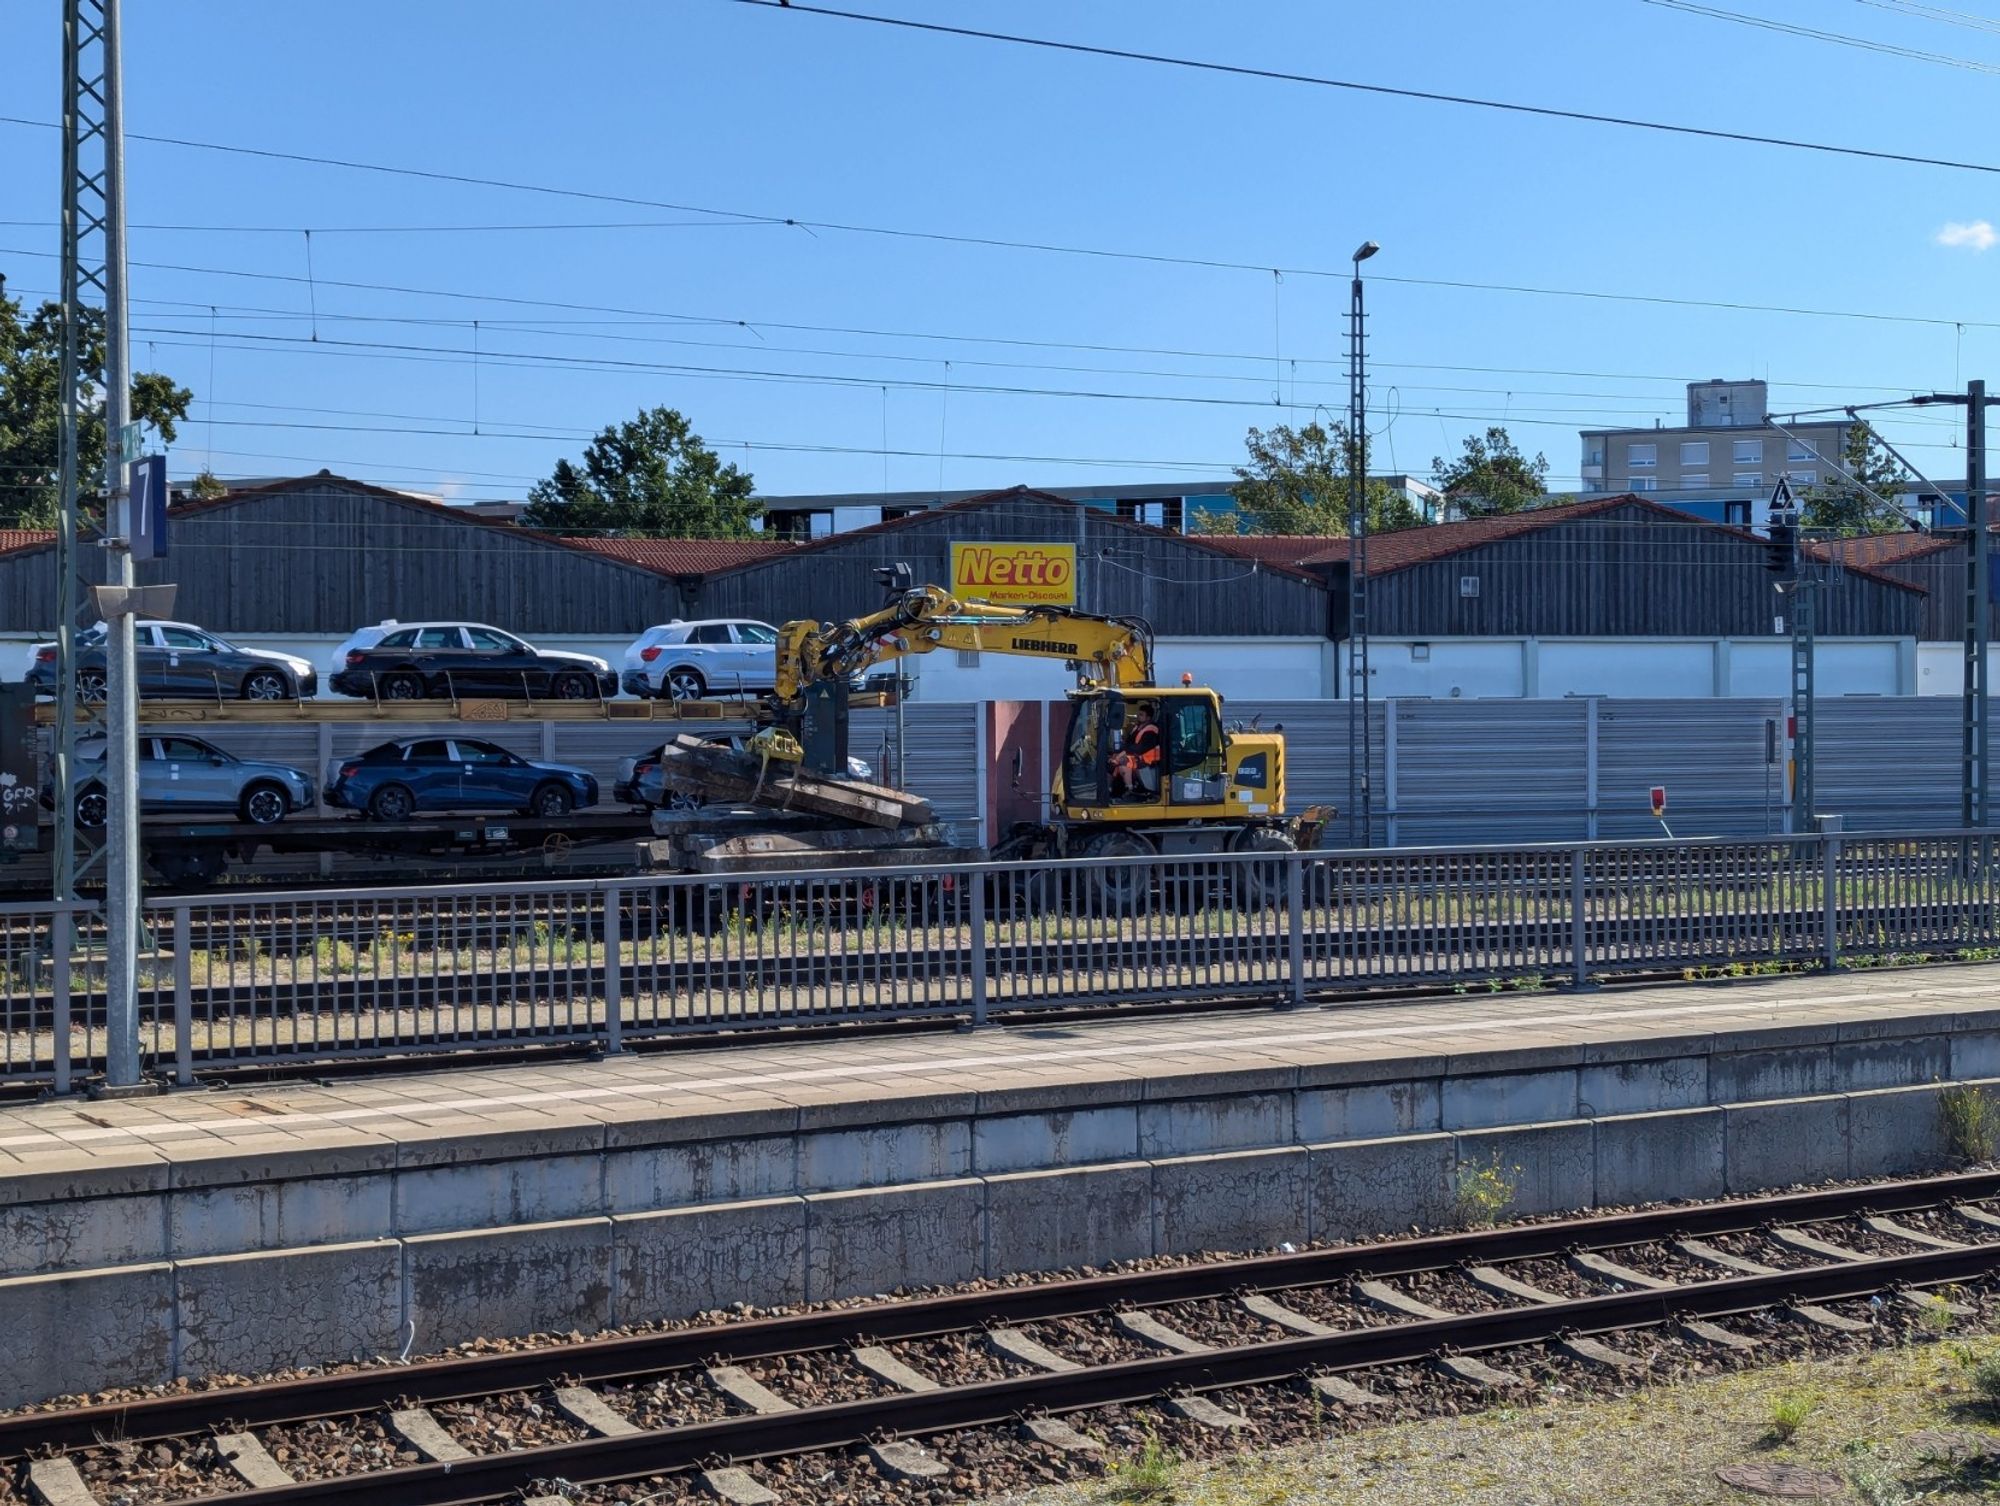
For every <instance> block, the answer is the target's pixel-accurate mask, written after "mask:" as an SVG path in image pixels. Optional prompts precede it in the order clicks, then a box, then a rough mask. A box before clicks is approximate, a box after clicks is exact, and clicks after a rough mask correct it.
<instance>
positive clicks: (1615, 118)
mask: <svg viewBox="0 0 2000 1506" xmlns="http://www.w3.org/2000/svg"><path fill="white" fill-rule="evenodd" d="M730 3H731V4H735V5H744V6H749V7H751V8H753V9H756V10H763V11H770V12H772V13H774V14H787V13H788V14H791V15H798V16H817V17H824V18H828V19H832V20H839V21H857V22H865V23H868V24H871V25H876V26H885V27H894V28H898V29H901V30H905V31H914V32H927V33H930V34H932V35H936V36H947V37H958V38H962V39H967V40H973V41H981V42H999V43H1003V44H1005V45H1008V46H1013V47H1022V48H1034V49H1040V50H1044V51H1050V52H1066V53H1073V54H1076V55H1079V56H1084V57H1097V58H1106V59H1113V60H1116V61H1119V62H1130V63H1146V64H1150V65H1154V66H1158V67H1167V68H1180V69H1190V70H1194V71H1197V72H1204V73H1216V74H1226V75H1229V76H1232V77H1236V78H1247V79H1258V80H1262V81H1264V82H1268V83H1282V84H1300V85H1307V86H1311V87H1315V88H1323V89H1337V90H1345V91H1349V92H1353V93H1358V94H1370V95H1376V96H1380V97H1384V98H1393V99H1407V100H1414V101H1419V102H1422V103H1425V104H1444V105H1456V106H1462V107H1465V108H1468V109H1478V110H1492V111H1499V112H1503V113H1507V114H1514V115H1524V116H1534V117H1539V118H1541V119H1546V120H1561V121H1570V122H1576V123H1582V124H1589V125H1603V126H1614V127H1618V128H1621V129H1625V130H1633V131H1653V132H1660V133H1665V134H1668V135H1675V136H1689V137H1698V138H1703V139H1707V140H1711V141H1726V142H1732V143H1736V144H1739V145H1750V146H1768V147H1776V148H1782V149H1784V150H1788V151H1804V152H1820V153H1826V154H1830V155H1834V156H1842V157H1859V158H1865V159H1868V160H1872V161H1877V162H1894V163H1901V164H1905V165H1913V166H1921V167H1937V168H1947V169H1951V170H1954V171H1961V172H1977V173H2000V164H1996V163H1987V162H1968V161H1962V160H1959V159H1956V158H1950V157H1931V156H1926V155H1923V154H1921V153H1915V152H1895V151H1889V150H1886V149H1882V148H1876V147H1859V146H1846V145H1840V144H1836V143H1832V142H1825V141H1809V140H1806V139H1804V138H1801V137H1795V136H1772V135H1766V134H1763V133H1761V132H1755V131H1735V130H1729V129H1726V128H1724V127H1720V126H1697V125H1687V124H1684V123H1680V122H1675V121H1661V120H1647V119H1644V118H1642V117H1639V116H1631V115H1611V114H1606V113H1603V112H1600V111H1595V110H1574V109H1566V108H1563V107H1560V106H1556V105H1536V104H1527V103H1524V102H1521V101H1517V100H1500V99H1488V98H1485V97H1482V96H1479V95H1470V94H1448V93H1444V92H1441V91H1438V90H1431V89H1411V88H1406V87H1399V86H1396V85H1392V84H1377V83H1368V82H1363V81H1361V80H1356V79H1339V78H1332V77H1329V76H1326V75H1323V74H1312V73H1298V72H1294V71H1291V70H1288V69H1280V68H1259V67H1253V66H1250V65H1248V64H1243V63H1225V62H1221V61H1219V60H1216V59H1210V58H1187V57H1176V56H1174V55H1172V54H1168V53H1159V52H1143V51H1140V50H1138V49H1135V48H1128V47H1109V46H1103V45H1098V44H1093V43H1089V42H1072V41H1064V40H1060V39H1057V38H1054V37H1032V36H1023V35H1020V34H1018V33H1014V32H1004V31H992V30H987V29H984V28H980V27H973V26H952V25H948V24H946V23H944V22H941V21H919V20H915V19H912V18H910V17H905V16H881V15H874V14H871V13H869V12H867V11H851V10H839V9H836V8H834V7H832V6H824V5H806V4H801V3H799V0H730Z"/></svg>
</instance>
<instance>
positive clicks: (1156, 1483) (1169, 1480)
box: [1098, 1430, 1181, 1503]
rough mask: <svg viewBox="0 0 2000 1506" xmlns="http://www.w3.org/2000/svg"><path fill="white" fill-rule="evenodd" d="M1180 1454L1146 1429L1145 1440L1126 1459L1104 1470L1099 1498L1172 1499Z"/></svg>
mask: <svg viewBox="0 0 2000 1506" xmlns="http://www.w3.org/2000/svg"><path fill="white" fill-rule="evenodd" d="M1180 1472H1181V1460H1180V1455H1178V1454H1176V1453H1174V1452H1173V1450H1171V1449H1169V1448H1168V1447H1167V1446H1166V1445H1165V1444H1163V1443H1161V1442H1160V1437H1159V1434H1157V1433H1154V1432H1152V1431H1151V1430H1148V1432H1147V1433H1146V1442H1145V1444H1144V1445H1143V1446H1142V1447H1141V1448H1140V1450H1139V1452H1138V1453H1136V1454H1134V1455H1133V1456H1132V1457H1131V1458H1129V1459H1120V1460H1117V1461H1116V1462H1114V1463H1113V1464H1112V1465H1111V1467H1110V1468H1109V1469H1107V1470H1106V1471H1105V1472H1104V1482H1105V1490H1104V1493H1103V1494H1102V1495H1101V1496H1099V1497H1098V1499H1099V1500H1102V1501H1133V1502H1156V1503H1159V1502H1167V1501H1171V1500H1172V1499H1173V1498H1174V1485H1175V1482H1176V1481H1177V1480H1178V1479H1179V1478H1180Z"/></svg>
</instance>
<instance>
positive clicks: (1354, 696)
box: [1347, 241, 1382, 847]
mask: <svg viewBox="0 0 2000 1506" xmlns="http://www.w3.org/2000/svg"><path fill="white" fill-rule="evenodd" d="M1381 249H1382V248H1381V247H1380V246H1378V245H1376V244H1375V242H1373V241H1363V242H1362V243H1361V245H1360V246H1359V247H1357V248H1356V250H1355V252H1354V281H1353V283H1352V285H1351V287H1350V289H1349V298H1348V310H1347V431H1348V452H1347V836H1348V843H1349V845H1350V846H1354V847H1366V846H1368V845H1369V842H1370V832H1371V830H1372V826H1373V822H1372V820H1371V811H1370V807H1371V806H1372V804H1373V803H1374V790H1373V784H1372V781H1371V779H1370V777H1369V776H1370V774H1371V773H1372V768H1371V765H1372V763H1373V759H1372V758H1371V757H1370V756H1369V751H1368V701H1369V693H1368V383H1367V332H1366V324H1365V320H1366V313H1365V311H1364V308H1363V305H1362V296H1361V264H1362V263H1363V262H1364V261H1366V260H1368V258H1369V257H1371V256H1373V255H1374V254H1375V253H1376V252H1377V251H1380V250H1381Z"/></svg>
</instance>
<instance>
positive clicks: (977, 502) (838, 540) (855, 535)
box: [730, 486, 1321, 585]
mask: <svg viewBox="0 0 2000 1506" xmlns="http://www.w3.org/2000/svg"><path fill="white" fill-rule="evenodd" d="M1013 501H1023V502H1038V503H1041V504H1043V505H1044V506H1047V507H1055V508H1061V509H1062V510H1064V511H1065V512H1072V513H1074V512H1087V513H1089V514H1090V518H1091V521H1092V522H1093V523H1103V524H1107V525H1109V526H1111V527H1114V528H1123V529H1127V530H1129V531H1131V532H1133V533H1140V534H1147V535H1150V536H1152V537H1154V538H1164V539H1172V540H1174V541H1175V542H1176V543H1178V544H1182V545H1185V546H1186V547H1187V548H1189V549H1192V550H1195V551H1196V552H1197V553H1202V554H1213V555H1222V556H1225V557H1227V558H1231V559H1240V558H1242V555H1241V554H1239V553H1236V552H1233V551H1229V550H1225V549H1223V548H1222V547H1220V546H1222V545H1223V544H1226V543H1228V542H1229V541H1228V540H1227V539H1223V538H1215V537H1211V536H1210V535H1207V534H1199V533H1176V532H1175V531H1174V530H1173V529H1171V528H1155V527H1154V526H1153V525H1152V524H1150V523H1141V522H1138V521H1137V520H1135V519H1132V518H1121V517H1119V516H1118V515H1117V514H1116V513H1114V512H1111V511H1110V510H1109V509H1107V508H1102V507H1092V506H1090V505H1089V504H1088V503H1084V502H1072V501H1071V500H1070V499H1069V498H1067V497H1058V496H1056V495H1055V494H1054V493H1052V492H1043V491H1036V490H1035V489H1034V488H1033V487H1032V486H1010V487H1004V488H1002V489H1001V490H999V491H991V492H981V493H980V494H979V495H978V496H976V497H966V498H964V499H963V500H961V501H958V502H948V503H946V504H944V505H943V506H941V507H927V508H925V509H923V510H922V511H921V512H913V513H908V514H905V515H904V516H903V517H900V518H889V519H886V520H885V521H883V522H880V523H870V524H869V525H868V526H867V527H865V528H850V529H847V530H846V531H845V532H842V533H832V534H828V535H826V536H825V537H824V538H818V539H813V540H811V541H810V542H808V543H803V544H793V545H792V546H791V547H790V548H789V549H788V550H786V551H785V552H784V555H783V557H784V558H787V559H790V558H793V557H795V556H797V555H801V554H806V553H809V552H810V551H812V550H815V549H837V548H839V547H840V546H841V545H843V544H848V543H851V542H853V541H854V540H856V539H868V538H876V537H879V536H881V535H884V534H894V533H897V532H900V531H901V530H903V529H906V528H918V527H921V526H923V525H924V524H925V523H931V522H935V521H937V520H938V519H940V518H944V519H949V518H951V517H952V516H953V515H954V514H956V513H965V512H978V511H980V510H981V509H982V508H988V507H992V506H993V505H994V504H996V503H999V502H1013ZM767 563H769V560H768V559H763V560H751V561H748V562H746V563H744V564H742V565H737V566H733V567H730V568H734V569H739V570H748V569H754V568H755V567H756V566H758V565H762V564H767ZM1264 563H1265V564H1266V566H1267V568H1270V569H1274V570H1277V571H1280V572H1281V573H1283V574H1285V575H1292V576H1297V577H1299V578H1300V579H1302V580H1309V581H1311V582H1312V583H1313V584H1314V585H1319V584H1320V583H1321V582H1320V580H1319V577H1318V576H1316V575H1314V574H1312V573H1311V572H1310V571H1307V570H1301V569H1299V568H1297V566H1296V565H1293V564H1290V563H1278V562H1270V561H1266V562H1264Z"/></svg>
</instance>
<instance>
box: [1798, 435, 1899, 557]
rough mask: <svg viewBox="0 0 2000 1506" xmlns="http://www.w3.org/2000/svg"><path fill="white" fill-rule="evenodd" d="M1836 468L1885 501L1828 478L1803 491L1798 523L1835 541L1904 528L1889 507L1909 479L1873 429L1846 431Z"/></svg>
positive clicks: (1841, 479)
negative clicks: (1862, 534) (1841, 467)
mask: <svg viewBox="0 0 2000 1506" xmlns="http://www.w3.org/2000/svg"><path fill="white" fill-rule="evenodd" d="M1840 463H1841V465H1842V466H1843V467H1845V468H1846V470H1847V472H1848V474H1849V475H1851V476H1853V477H1855V478H1856V479H1857V480H1859V481H1861V482H1863V483H1864V484H1865V485H1866V486H1867V488H1868V491H1872V492H1874V493H1875V494H1876V496H1879V497H1882V498H1883V499H1884V500H1883V501H1882V502H1877V501H1876V500H1875V498H1874V497H1871V496H1869V495H1868V492H1865V491H1863V490H1862V489H1861V488H1860V487H1858V486H1856V485H1854V483H1853V482H1851V481H1848V480H1846V479H1845V478H1844V477H1841V476H1838V475H1835V474H1831V473H1829V474H1828V476H1827V478H1826V479H1825V480H1824V481H1820V482H1817V483H1815V484H1814V485H1812V486H1809V487H1807V488H1806V491H1805V495H1804V496H1802V497H1801V498H1799V522H1800V524H1801V525H1802V526H1803V527H1805V528H1807V529H1810V530H1811V531H1813V532H1814V533H1817V534H1820V535H1823V536H1830V537H1834V538H1850V537H1852V536H1853V535H1855V534H1861V533H1892V532H1895V531H1897V530H1900V529H1905V528H1908V527H1909V519H1908V518H1907V517H1905V516H1904V514H1903V511H1902V509H1901V508H1899V507H1896V506H1894V505H1893V503H1894V500H1895V498H1896V497H1898V496H1899V495H1900V494H1901V493H1902V491H1903V489H1904V488H1905V487H1906V486H1907V485H1908V484H1909V482H1908V479H1907V477H1906V476H1905V474H1904V471H1903V467H1902V466H1901V465H1900V464H1899V463H1898V462H1897V461H1896V459H1895V457H1894V456H1892V455H1891V454H1890V453H1889V452H1888V451H1887V450H1886V449H1884V448H1883V447H1882V442H1881V441H1880V440H1878V439H1877V438H1876V437H1875V431H1874V430H1873V429H1871V428H1869V427H1868V425H1866V424H1863V423H1856V424H1851V425H1849V426H1848V430H1847V438H1846V440H1845V442H1844V443H1843V444H1842V445H1841V452H1840Z"/></svg>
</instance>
